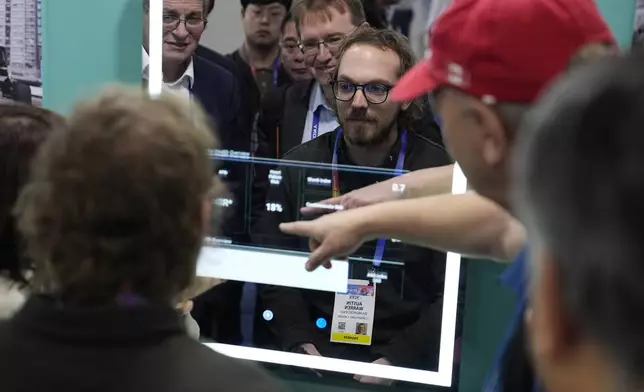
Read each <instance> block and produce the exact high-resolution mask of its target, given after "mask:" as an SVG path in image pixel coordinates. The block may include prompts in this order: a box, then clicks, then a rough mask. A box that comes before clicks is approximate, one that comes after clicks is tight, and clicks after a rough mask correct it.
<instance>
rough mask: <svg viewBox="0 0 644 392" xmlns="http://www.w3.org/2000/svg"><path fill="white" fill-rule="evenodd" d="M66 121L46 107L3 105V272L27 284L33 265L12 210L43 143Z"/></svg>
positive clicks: (0, 201) (0, 264)
mask: <svg viewBox="0 0 644 392" xmlns="http://www.w3.org/2000/svg"><path fill="white" fill-rule="evenodd" d="M63 124H64V119H63V117H62V116H60V115H58V114H56V113H53V112H50V111H49V110H46V109H41V108H37V107H32V106H23V105H13V104H11V105H6V104H4V105H0V167H1V168H2V169H1V170H0V275H2V276H4V277H6V278H9V279H11V280H13V281H15V282H18V283H22V284H25V283H26V280H25V275H24V270H25V269H27V268H30V267H31V266H30V265H29V263H27V262H25V259H24V258H23V255H22V251H23V249H22V248H23V245H24V244H23V243H22V240H21V239H20V236H19V235H18V232H17V230H16V222H15V219H14V217H13V213H12V211H13V208H14V205H15V204H16V199H17V198H18V194H19V193H20V190H21V189H22V187H23V186H24V185H25V184H26V183H27V181H28V179H29V172H30V167H31V163H32V161H33V159H34V157H35V155H36V152H37V151H38V148H39V146H40V145H41V144H42V142H43V141H44V140H45V139H46V138H47V137H48V136H49V135H50V134H51V133H52V132H54V131H55V130H56V129H58V128H61V127H62V126H63Z"/></svg>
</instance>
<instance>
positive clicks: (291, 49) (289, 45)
mask: <svg viewBox="0 0 644 392" xmlns="http://www.w3.org/2000/svg"><path fill="white" fill-rule="evenodd" d="M280 46H281V47H282V49H284V50H285V51H286V52H287V53H288V54H294V53H295V52H296V51H298V50H299V49H300V47H299V45H298V43H297V41H296V40H293V39H290V38H287V39H285V40H284V41H282V42H281V43H280Z"/></svg>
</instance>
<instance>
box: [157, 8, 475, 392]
mask: <svg viewBox="0 0 644 392" xmlns="http://www.w3.org/2000/svg"><path fill="white" fill-rule="evenodd" d="M186 1H187V0H186ZM193 2H194V1H193ZM172 3H173V6H176V3H181V1H177V0H173V2H172ZM167 7H168V5H167V4H166V7H165V8H164V2H163V0H150V1H149V7H148V8H149V9H148V10H147V12H148V16H147V17H148V18H149V29H148V30H149V37H150V40H149V44H148V50H147V55H148V56H149V66H148V74H147V75H148V85H147V88H148V91H149V93H150V94H151V95H153V96H155V95H158V94H160V93H161V91H162V90H163V88H164V87H163V86H164V83H163V67H162V62H163V58H164V50H165V47H166V44H164V40H163V39H162V37H164V34H165V33H166V30H167V29H170V28H183V27H182V26H183V23H185V24H186V28H188V27H187V24H188V19H191V18H192V19H197V17H198V16H197V13H196V11H191V12H188V11H187V8H186V9H185V10H184V9H183V8H182V9H181V10H178V11H177V10H175V9H167ZM186 7H187V6H186ZM179 13H186V15H179ZM170 14H171V15H170ZM175 20H178V21H179V23H178V24H177V23H174V22H175ZM184 20H185V22H184ZM171 22H172V23H171ZM191 23H192V28H193V30H195V31H196V29H197V27H198V26H197V25H198V23H197V21H196V20H193V21H192V22H191ZM170 24H171V25H172V26H170ZM176 26H179V27H176ZM201 27H203V28H206V26H205V23H203V26H201ZM173 49H175V48H173ZM193 76H194V79H193V81H194V83H196V84H198V83H199V78H200V77H201V76H200V75H199V74H197V73H195V75H193ZM190 97H191V99H194V98H193V96H192V95H191V96H190ZM201 103H202V104H204V102H201ZM242 104H243V102H242ZM214 120H215V122H216V121H217V119H216V118H215V119H214ZM217 131H218V132H219V134H220V139H224V140H226V139H227V138H228V135H230V134H232V133H234V132H235V129H229V128H225V127H218V129H217ZM249 144H250V143H249ZM211 157H212V158H213V161H215V162H216V167H217V174H218V175H219V176H220V178H222V179H223V180H224V182H226V183H228V184H229V185H230V186H232V187H234V188H235V189H236V191H235V196H234V197H232V196H231V197H223V198H219V199H215V200H213V201H212V202H213V206H215V207H217V208H218V209H220V210H222V211H223V216H221V217H219V218H218V221H217V222H216V223H217V225H218V226H221V230H218V231H213V233H212V234H211V235H210V236H209V237H208V238H207V239H206V241H205V243H204V247H203V248H202V252H201V255H200V257H199V260H198V266H197V270H198V271H197V272H198V275H200V276H209V277H218V278H222V279H227V280H228V282H226V283H225V284H224V285H221V286H218V287H215V288H214V289H213V291H217V293H215V294H216V295H214V294H213V295H212V296H211V298H208V297H209V296H210V293H206V294H205V295H204V299H203V303H204V304H205V305H200V306H199V309H197V310H198V312H199V314H198V315H195V317H196V318H198V319H202V320H208V321H209V322H207V323H200V326H201V329H202V337H204V344H206V345H207V346H208V347H210V348H212V349H213V350H215V351H218V352H220V353H222V354H225V355H228V356H231V357H237V358H242V359H247V360H253V361H257V362H260V363H264V364H266V365H267V366H269V365H277V366H279V367H281V368H288V369H301V370H302V371H304V372H305V373H307V374H315V375H316V376H317V377H332V378H333V377H335V376H334V375H336V374H342V375H345V378H346V379H349V380H351V379H352V378H353V376H354V375H357V376H369V377H377V378H384V379H390V380H397V381H401V382H411V383H421V384H428V385H436V386H443V387H449V386H451V385H452V382H453V372H454V369H455V355H454V353H455V337H456V331H457V308H458V303H459V293H460V271H461V256H460V255H458V254H454V253H447V254H438V253H439V252H436V251H432V250H427V249H421V248H414V247H411V246H407V245H406V244H402V243H400V241H397V240H396V239H382V241H374V242H373V243H369V244H366V245H365V249H364V252H363V253H360V252H358V253H357V254H355V255H352V256H351V257H349V259H348V260H338V261H334V265H333V268H331V269H329V270H326V269H324V268H318V269H317V270H316V271H314V272H306V271H305V270H304V263H305V261H306V260H307V258H308V253H307V247H306V246H305V245H306V244H305V243H304V244H303V243H302V240H294V239H292V238H291V239H289V238H282V237H281V235H280V234H279V233H271V234H269V235H267V234H266V233H265V232H263V231H262V230H261V229H256V227H255V225H254V222H257V221H261V220H262V219H263V218H264V217H278V218H275V219H278V220H279V219H281V218H279V217H281V216H285V215H284V214H285V213H286V212H288V211H290V212H293V214H291V215H290V216H292V218H293V219H299V218H300V216H299V215H298V214H297V211H299V209H300V208H301V207H304V206H307V205H311V203H316V201H318V200H321V199H323V198H326V197H327V195H330V194H331V187H332V186H331V184H332V182H333V177H334V176H335V175H339V176H340V177H341V178H348V177H350V176H351V177H355V178H359V179H361V180H365V181H369V182H373V183H375V182H377V181H386V180H387V179H390V178H392V177H394V176H396V175H398V174H400V173H396V172H395V170H385V169H382V170H374V169H373V168H365V167H357V166H347V167H345V166H342V165H335V166H334V165H331V164H330V162H329V163H328V164H326V163H311V162H302V161H289V160H271V159H265V158H259V157H256V156H253V154H251V152H250V150H249V149H248V148H244V147H239V148H228V147H226V146H224V148H220V149H218V150H213V151H211ZM334 173H335V174H334ZM258 178H260V179H261V180H262V182H263V183H264V184H266V185H265V189H257V187H256V185H257V179H258ZM287 178H288V181H291V183H292V184H296V186H295V187H294V188H292V189H290V190H289V191H288V193H287V195H288V197H286V198H285V199H276V198H274V196H273V195H274V191H276V190H280V191H281V190H283V187H284V186H285V182H286V181H287V180H286V179H287ZM400 185H404V184H400ZM465 191H466V179H465V177H464V175H463V173H462V172H461V170H460V168H459V167H458V165H455V168H454V175H453V184H452V192H453V193H464V192H465ZM258 206H259V207H258ZM380 244H382V246H383V247H385V248H386V250H385V251H384V252H385V253H384V255H380V257H378V258H377V257H375V255H376V254H377V253H378V249H379V248H380V246H381V245H380ZM303 245H304V246H303ZM410 255H413V256H410ZM424 257H436V258H437V260H438V261H436V262H425V263H423V262H421V261H422V260H423V258H424ZM376 259H377V260H376ZM412 259H413V260H412ZM376 261H377V264H378V269H376V268H372V267H373V266H374V265H375V262H376ZM423 282H427V284H426V285H423V284H422V283H423ZM429 282H432V283H429ZM372 294H373V295H374V296H375V297H376V298H378V299H373V300H371V299H369V297H371V296H372ZM215 297H216V298H215ZM249 298H250V299H249ZM385 298H386V300H384V299H385ZM293 301H295V302H293ZM338 301H344V302H342V303H341V306H339V307H338V308H339V309H340V310H337V311H336V310H334V309H335V308H336V305H337V304H338V303H339V302H338ZM383 301H384V302H383ZM291 304H295V305H293V306H291ZM231 305H234V306H231ZM385 306H386V307H387V309H388V310H387V311H386V312H385V311H384V310H383V309H385ZM232 308H235V309H234V310H232ZM304 308H305V309H307V312H300V311H299V310H298V309H304ZM304 313H306V314H304ZM367 313H368V314H369V315H368V316H367V315H366V314H367ZM385 314H386V315H387V317H384V316H383V315H385ZM381 316H383V317H381ZM365 317H366V318H365ZM385 324H387V325H388V326H387V327H383V326H384V325H385ZM289 325H292V326H295V325H298V326H301V328H300V327H294V328H291V329H289ZM426 326H427V329H425V327H426ZM385 329H387V331H388V332H387V333H388V334H389V335H390V336H389V337H383V336H384V334H383V333H381V331H384V330H385ZM280 331H287V332H286V333H283V334H281V333H280ZM425 332H426V333H425ZM411 336H414V337H418V339H421V340H422V341H421V340H415V339H413V338H411ZM208 338H210V339H212V340H216V342H214V341H212V340H211V341H209V340H210V339H208ZM383 339H384V340H383ZM309 340H315V341H317V342H318V343H319V345H320V346H324V350H323V351H324V353H323V355H325V356H317V355H307V354H305V353H303V352H301V350H300V349H299V348H298V347H300V345H299V343H298V344H296V345H295V346H293V344H292V343H293V342H307V341H309ZM379 340H383V341H382V342H380V343H379ZM294 347H296V348H294ZM325 350H326V351H325ZM381 351H382V352H385V351H386V352H387V353H388V354H387V355H389V356H391V357H397V358H399V360H397V361H393V364H392V365H383V364H379V363H377V361H375V362H376V363H372V362H374V361H373V360H372V359H373V358H374V356H376V355H380V354H379V352H381ZM409 353H411V354H410V355H408V354H409ZM411 355H413V358H412V357H411ZM269 367H271V366H269Z"/></svg>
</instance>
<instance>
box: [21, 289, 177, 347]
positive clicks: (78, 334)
mask: <svg viewBox="0 0 644 392" xmlns="http://www.w3.org/2000/svg"><path fill="white" fill-rule="evenodd" d="M10 323H12V324H14V325H16V326H17V328H18V329H19V330H20V331H21V332H23V333H27V334H30V335H37V336H40V337H42V338H45V339H54V340H67V341H75V342H87V343H90V342H91V343H92V344H96V343H101V342H102V343H111V342H119V341H141V342H148V341H150V340H155V339H156V340H158V339H159V338H164V337H169V336H172V335H181V334H184V333H185V332H184V330H183V324H182V323H181V319H180V315H179V314H178V313H177V312H176V311H175V310H174V309H172V307H170V306H161V305H138V306H129V307H126V306H120V305H106V306H103V307H97V308H80V307H70V306H65V305H63V304H61V303H60V302H59V301H58V300H57V299H56V298H54V297H52V296H47V295H32V296H31V297H30V298H29V299H28V300H27V302H26V303H25V305H24V307H23V308H22V309H21V310H20V311H18V313H16V315H15V316H14V318H13V319H12V320H11V321H10Z"/></svg>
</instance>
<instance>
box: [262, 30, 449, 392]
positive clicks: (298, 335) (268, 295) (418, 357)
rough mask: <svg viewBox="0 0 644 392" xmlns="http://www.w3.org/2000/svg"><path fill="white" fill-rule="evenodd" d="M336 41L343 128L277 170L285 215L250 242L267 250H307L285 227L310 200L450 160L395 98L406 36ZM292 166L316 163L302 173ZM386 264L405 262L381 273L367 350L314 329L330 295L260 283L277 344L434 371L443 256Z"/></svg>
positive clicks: (412, 107)
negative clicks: (282, 227) (282, 228)
mask: <svg viewBox="0 0 644 392" xmlns="http://www.w3.org/2000/svg"><path fill="white" fill-rule="evenodd" d="M334 44H335V42H334V41H333V36H332V35H329V36H328V37H326V38H325V42H323V43H322V42H319V45H320V46H324V47H325V48H326V46H331V47H332V48H333V50H337V54H338V61H337V62H336V63H337V69H335V70H334V72H333V73H332V74H331V75H328V83H329V86H330V87H331V94H332V98H331V99H333V101H332V105H333V106H334V107H335V108H336V110H335V113H336V114H337V119H338V122H339V126H338V127H336V128H335V129H334V130H332V131H331V132H328V133H325V134H323V135H320V136H318V137H317V138H315V139H313V140H310V141H308V142H306V143H304V144H302V145H300V146H298V147H296V148H294V149H292V150H291V151H289V152H287V153H286V154H285V155H284V160H285V163H284V164H283V165H281V166H280V167H279V168H278V169H277V170H279V171H280V173H281V181H280V182H279V184H278V185H272V186H270V187H269V190H268V197H267V198H266V203H271V205H279V206H280V208H277V209H276V211H272V210H271V211H266V212H265V213H264V214H263V216H262V218H261V219H260V223H259V224H258V230H257V233H258V235H257V237H256V238H254V240H255V241H256V242H257V243H258V244H261V245H263V246H268V247H271V248H278V249H285V250H292V251H307V250H308V243H307V240H306V239H301V238H297V237H293V236H288V235H285V234H282V233H281V232H280V230H279V225H280V223H282V222H289V221H292V220H297V219H299V218H300V208H301V207H303V206H304V205H306V203H307V201H309V200H313V201H315V200H318V199H319V198H326V197H330V196H332V194H335V193H336V192H339V193H345V192H350V191H351V190H352V189H356V188H357V187H361V186H364V185H366V184H373V183H375V182H376V181H381V180H383V179H384V178H391V176H392V175H395V173H398V172H402V171H407V170H418V169H423V168H428V167H435V166H442V165H446V164H449V163H450V159H449V156H448V154H447V153H446V152H445V150H444V149H443V148H442V147H441V146H440V145H438V144H435V143H433V142H431V141H430V140H428V139H426V138H425V137H423V136H422V135H419V134H418V133H417V132H415V131H416V130H415V128H414V123H415V119H416V118H418V117H419V116H421V115H422V109H421V106H420V105H419V101H416V100H413V101H409V102H406V103H399V102H394V101H393V100H392V99H391V98H390V97H389V91H390V90H391V88H392V87H393V86H394V85H395V84H396V82H397V80H398V78H399V77H400V76H401V75H403V74H404V73H405V72H406V71H407V70H408V69H410V68H411V67H412V66H413V65H414V63H415V58H414V55H413V52H412V50H411V48H410V47H409V44H408V42H407V39H406V38H405V37H403V36H402V35H400V34H399V33H397V32H394V31H391V30H375V29H372V28H370V27H358V28H357V29H356V31H355V32H353V34H351V35H350V36H348V37H347V38H346V39H344V40H343V42H342V44H341V45H338V47H337V48H335V47H334V46H333V45H334ZM302 45H306V41H303V43H302ZM325 45H326V46H325ZM321 50H326V49H321ZM318 77H319V76H318ZM293 161H300V162H301V161H309V162H316V163H318V164H317V165H311V166H307V167H306V168H303V167H302V165H299V164H293V163H292V162H293ZM320 164H322V165H320ZM349 167H351V168H349ZM392 173H393V174H392ZM325 184H326V185H325ZM374 243H375V241H374V242H372V243H369V244H366V245H365V246H364V247H362V248H360V249H358V250H357V251H356V252H355V253H354V254H353V256H356V257H362V258H366V259H371V258H372V257H373V258H375V257H376V256H374ZM378 246H380V245H378ZM376 253H378V252H376ZM381 257H382V260H389V261H395V262H397V263H398V264H399V265H398V266H396V267H392V266H389V267H383V270H386V271H385V272H386V273H388V278H387V279H385V280H383V281H382V283H380V284H379V285H378V289H377V292H378V293H377V294H376V295H377V296H378V297H377V298H376V299H375V309H376V310H375V318H374V319H373V320H369V321H365V323H366V324H365V325H368V326H369V327H368V328H367V329H368V331H367V332H366V335H368V336H371V335H372V332H373V336H372V338H370V343H369V344H366V345H355V344H346V342H345V343H342V342H338V341H336V340H333V339H331V341H330V338H329V337H330V335H331V336H333V330H332V329H331V323H329V325H328V326H327V325H326V323H324V326H323V327H321V326H320V324H319V323H317V324H316V320H320V319H323V320H327V321H329V322H330V321H331V320H332V317H333V314H334V310H333V309H334V294H333V293H328V292H319V291H312V290H300V289H294V288H289V287H278V286H262V287H260V289H259V300H260V305H259V308H260V309H270V310H271V311H272V312H273V313H274V315H275V317H273V318H272V319H271V320H270V321H264V322H263V324H264V326H265V327H266V328H267V329H268V330H270V332H271V333H272V334H273V339H274V341H273V342H272V343H273V345H274V346H278V347H279V348H281V349H283V350H287V351H293V352H299V353H306V354H309V355H322V356H328V357H335V358H342V359H349V360H356V361H363V362H373V363H377V364H386V365H389V364H393V365H396V366H405V367H413V368H420V369H427V370H431V369H435V368H436V366H437V354H438V347H439V337H440V327H441V314H442V300H441V295H440V293H442V291H443V287H444V272H445V254H444V253H442V252H438V251H434V250H430V249H420V248H414V247H406V248H402V247H399V246H398V245H397V244H395V243H393V242H390V241H387V244H386V245H385V246H384V248H383V250H382V253H381ZM426 260H432V261H433V263H431V264H432V265H431V266H430V267H427V266H429V264H430V263H425V262H421V261H426ZM367 264H370V263H353V262H352V265H351V268H350V279H357V280H360V279H365V276H366V275H365V273H366V268H367V267H368V265H367ZM425 267H427V268H425ZM316 325H317V326H316ZM334 325H335V324H334ZM351 328H353V327H351ZM353 330H354V331H355V329H353ZM339 377H342V376H339ZM354 378H355V379H356V380H357V381H359V382H361V383H378V384H390V383H391V382H390V381H389V380H382V379H376V378H372V377H361V376H355V377H354Z"/></svg>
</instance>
